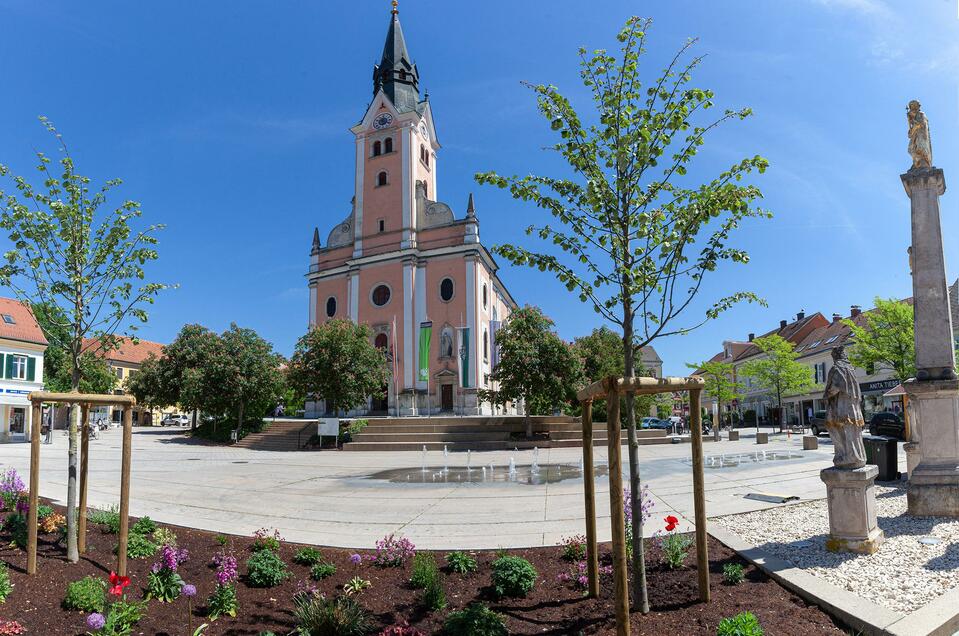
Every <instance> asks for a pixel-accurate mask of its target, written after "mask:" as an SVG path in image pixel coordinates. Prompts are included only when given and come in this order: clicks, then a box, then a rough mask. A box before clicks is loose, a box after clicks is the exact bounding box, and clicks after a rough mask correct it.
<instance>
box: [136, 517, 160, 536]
mask: <svg viewBox="0 0 959 636" xmlns="http://www.w3.org/2000/svg"><path fill="white" fill-rule="evenodd" d="M156 529H157V524H156V521H154V520H153V519H151V518H150V517H140V518H139V519H137V522H136V523H135V524H133V527H132V528H130V532H136V533H137V534H143V535H147V534H153V533H154V532H156Z"/></svg>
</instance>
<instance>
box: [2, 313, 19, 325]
mask: <svg viewBox="0 0 959 636" xmlns="http://www.w3.org/2000/svg"><path fill="white" fill-rule="evenodd" d="M3 322H5V323H7V324H8V325H15V324H17V321H16V319H14V317H13V316H11V315H10V314H3Z"/></svg>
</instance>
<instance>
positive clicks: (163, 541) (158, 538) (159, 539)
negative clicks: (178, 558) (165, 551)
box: [153, 528, 177, 547]
mask: <svg viewBox="0 0 959 636" xmlns="http://www.w3.org/2000/svg"><path fill="white" fill-rule="evenodd" d="M153 542H154V543H156V544H157V545H160V546H163V545H169V546H173V547H176V542H177V538H176V533H175V532H174V531H173V530H170V529H169V528H157V529H156V531H154V533H153Z"/></svg>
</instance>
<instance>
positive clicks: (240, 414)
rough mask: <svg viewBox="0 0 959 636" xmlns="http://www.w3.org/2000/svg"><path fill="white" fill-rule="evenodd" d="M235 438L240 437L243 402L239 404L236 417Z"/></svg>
mask: <svg viewBox="0 0 959 636" xmlns="http://www.w3.org/2000/svg"><path fill="white" fill-rule="evenodd" d="M236 420H237V421H236V436H237V439H239V437H240V429H241V428H243V402H242V401H241V402H240V409H239V412H238V413H237V416H236Z"/></svg>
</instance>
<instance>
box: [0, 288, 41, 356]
mask: <svg viewBox="0 0 959 636" xmlns="http://www.w3.org/2000/svg"><path fill="white" fill-rule="evenodd" d="M2 316H10V318H11V319H12V320H13V323H14V324H9V323H7V321H6V319H4V318H2ZM0 338H7V339H8V340H19V341H21V342H33V343H36V344H42V345H45V344H48V343H47V339H46V338H45V337H44V336H43V330H42V329H40V324H39V323H38V322H37V319H36V318H35V317H34V315H33V310H32V309H30V307H29V305H26V304H25V303H22V302H20V301H19V300H14V299H13V298H0Z"/></svg>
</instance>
